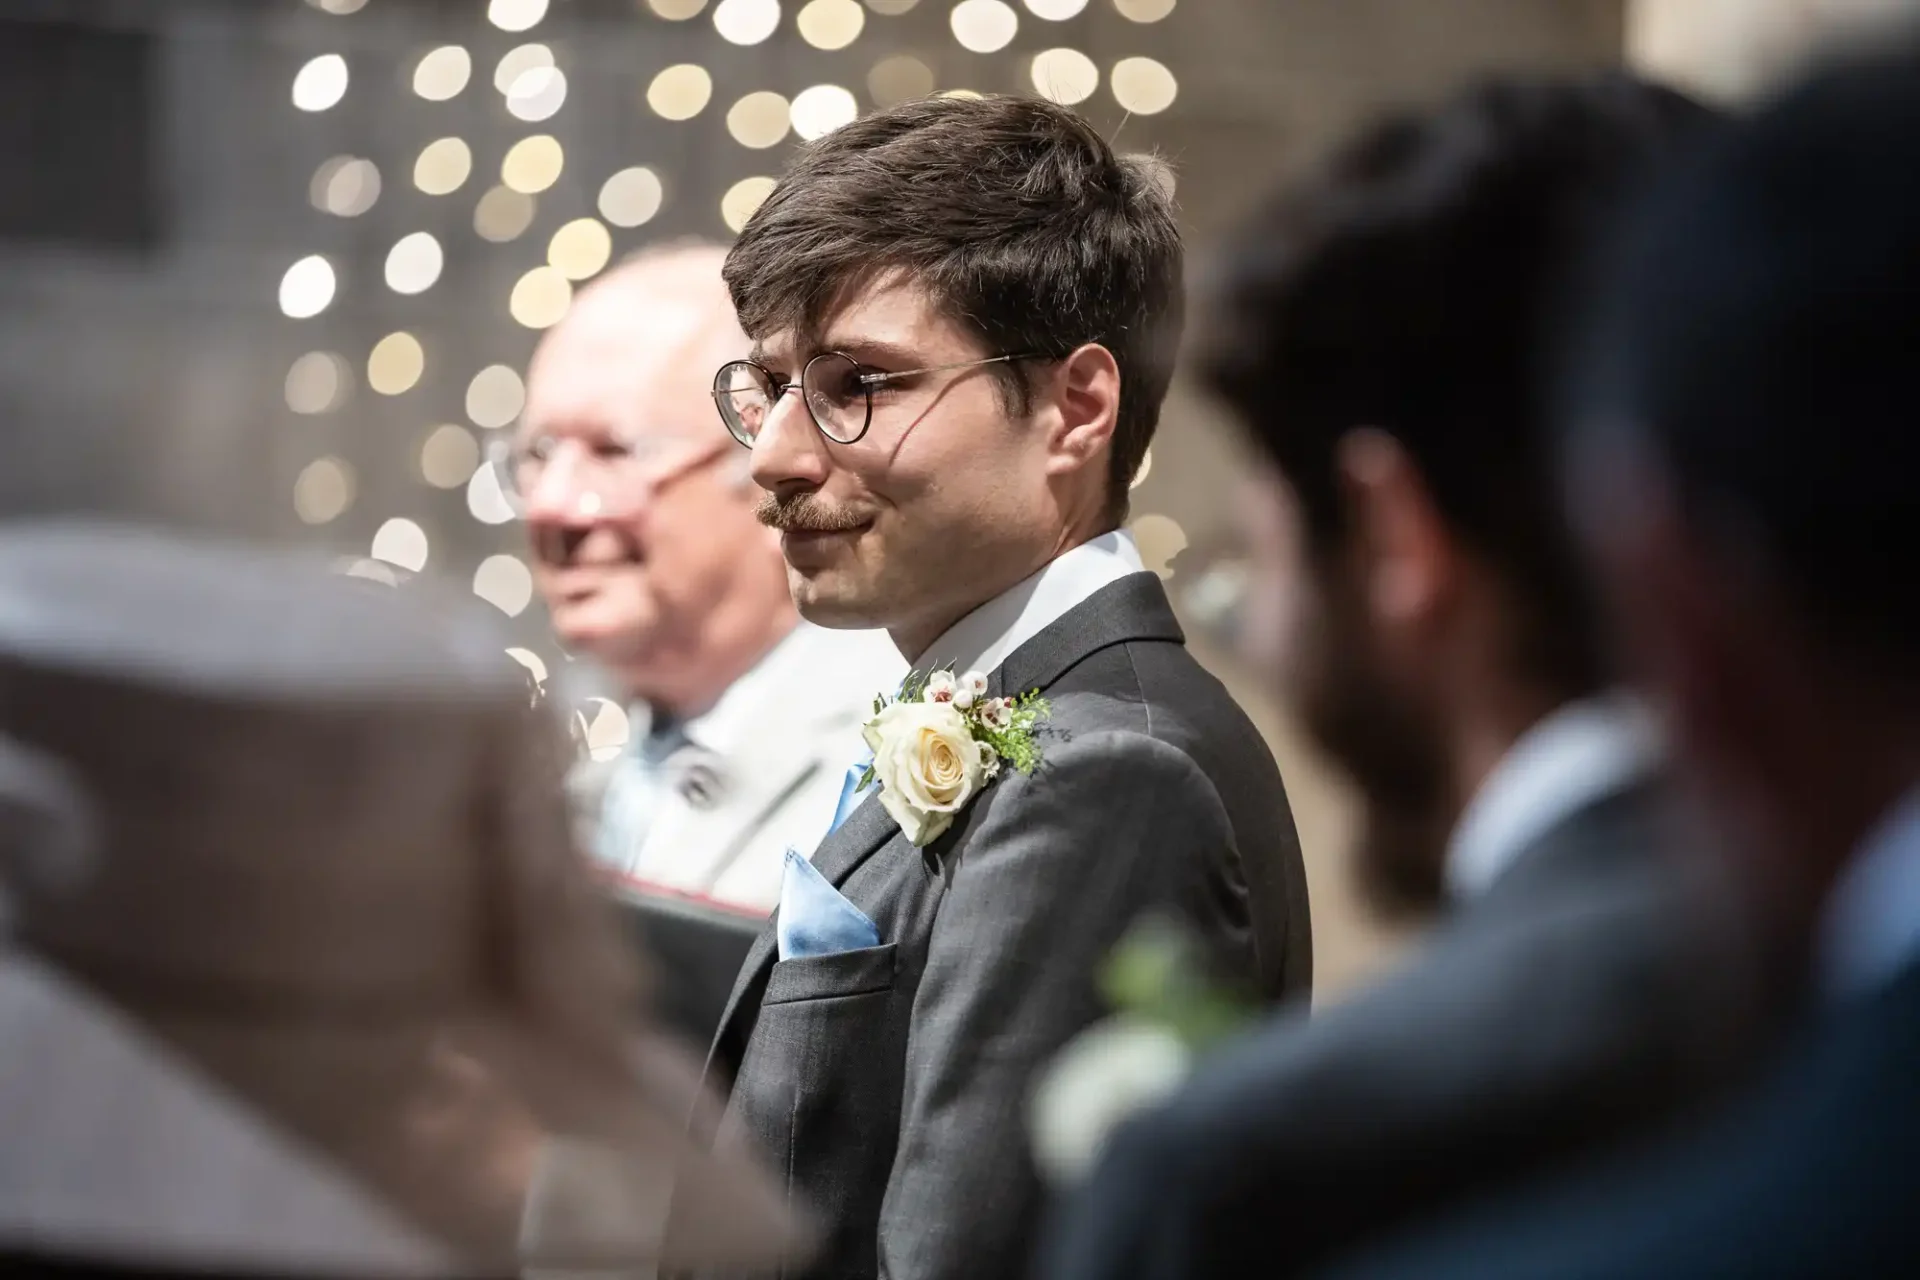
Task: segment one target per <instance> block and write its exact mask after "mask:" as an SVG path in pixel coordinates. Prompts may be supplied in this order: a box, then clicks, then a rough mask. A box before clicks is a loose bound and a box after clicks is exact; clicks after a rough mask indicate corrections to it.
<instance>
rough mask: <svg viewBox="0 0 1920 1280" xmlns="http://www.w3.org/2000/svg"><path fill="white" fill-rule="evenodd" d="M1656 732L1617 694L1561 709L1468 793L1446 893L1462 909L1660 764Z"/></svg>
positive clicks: (1450, 850)
mask: <svg viewBox="0 0 1920 1280" xmlns="http://www.w3.org/2000/svg"><path fill="white" fill-rule="evenodd" d="M1663 754H1664V753H1663V750H1662V745H1661V738H1660V732H1659V728H1658V726H1657V725H1656V723H1655V722H1654V718H1653V716H1652V715H1651V714H1650V713H1649V712H1648V710H1647V709H1646V707H1645V706H1643V705H1642V704H1640V703H1638V702H1636V701H1634V700H1633V699H1632V698H1630V697H1628V696H1627V695H1625V694H1612V695H1608V696H1605V697H1599V698H1591V699H1586V700H1583V701H1580V702H1573V703H1569V704H1568V705H1566V706H1564V707H1561V708H1560V709H1559V710H1558V711H1555V712H1553V713H1552V714H1551V715H1548V716H1547V717H1546V718H1545V719H1543V720H1541V721H1540V722H1539V723H1538V724H1536V725H1534V726H1533V728H1531V729H1529V730H1527V731H1526V732H1525V733H1524V734H1522V735H1521V736H1520V739H1519V741H1517V742H1515V743H1514V744H1513V746H1512V747H1511V748H1509V749H1508V751H1507V754H1506V755H1504V756H1502V757H1501V758H1500V763H1499V764H1497V765H1495V766H1494V770H1493V772H1492V773H1490V774H1488V775H1487V778H1486V781H1484V782H1483V783H1481V784H1480V789H1479V790H1478V791H1476V792H1475V793H1474V796H1473V799H1472V801H1470V802H1469V803H1468V805H1467V809H1466V812H1465V813H1463V814H1461V815H1460V821H1459V823H1458V825H1456V826H1455V827H1454V829H1453V836H1452V838H1451V839H1450V840H1449V841H1448V844H1447V860H1446V883H1447V890H1448V892H1449V893H1450V894H1451V895H1452V896H1453V898H1454V899H1455V900H1457V901H1462V902H1464V901H1467V900H1469V899H1472V898H1475V897H1478V896H1479V895H1481V894H1483V893H1485V892H1486V891H1487V890H1488V889H1489V888H1491V887H1492V886H1493V882H1494V881H1496V880H1498V879H1499V878H1500V876H1501V875H1502V874H1503V873H1505V872H1506V870H1507V869H1508V868H1509V867H1510V866H1512V865H1513V862H1514V860H1515V859H1516V858H1518V857H1519V856H1520V855H1521V853H1523V852H1524V851H1525V850H1526V849H1527V847H1528V846H1529V845H1531V844H1532V843H1533V842H1534V841H1536V840H1538V839H1539V838H1540V837H1541V836H1543V835H1545V834H1546V833H1547V832H1548V831H1549V830H1551V829H1552V828H1553V827H1554V826H1555V825H1556V824H1558V823H1559V822H1561V821H1563V820H1564V819H1566V818H1567V817H1568V816H1570V815H1571V814H1573V813H1574V812H1575V811H1576V810H1578V809H1580V808H1582V807H1584V806H1586V805H1588V804H1591V803H1593V802H1594V801H1595V800H1598V799H1600V798H1601V797H1602V796H1605V795H1610V794H1612V793H1613V792H1616V791H1619V790H1621V789H1623V788H1625V787H1627V786H1630V785H1632V784H1633V783H1635V782H1638V781H1639V780H1641V779H1642V778H1644V777H1646V776H1647V775H1648V774H1650V773H1652V772H1653V770H1654V769H1655V768H1656V767H1658V765H1659V764H1660V761H1661V758H1662V756H1663Z"/></svg>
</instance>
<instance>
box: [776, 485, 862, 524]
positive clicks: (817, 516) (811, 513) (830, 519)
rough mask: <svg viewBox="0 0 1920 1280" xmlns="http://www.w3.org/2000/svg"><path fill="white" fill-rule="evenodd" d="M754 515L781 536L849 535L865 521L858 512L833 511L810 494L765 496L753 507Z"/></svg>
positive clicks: (833, 509)
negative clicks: (808, 534)
mask: <svg viewBox="0 0 1920 1280" xmlns="http://www.w3.org/2000/svg"><path fill="white" fill-rule="evenodd" d="M753 514H754V518H755V519H757V520H759V521H760V523H761V524H764V525H766V526H767V527H768V528H769V529H778V530H780V532H782V533H850V532H852V531H853V530H855V529H858V528H859V527H860V526H861V525H864V524H865V523H866V522H867V517H865V516H863V515H860V514H859V513H858V512H854V511H842V510H836V509H835V508H833V507H831V506H828V505H827V504H826V503H824V502H822V501H820V499H819V498H818V497H816V496H815V495H813V494H811V493H796V494H794V495H792V496H791V497H787V498H782V497H780V496H779V495H778V494H773V493H769V494H765V495H763V496H762V497H761V499H760V501H759V502H757V503H755V504H754V508H753Z"/></svg>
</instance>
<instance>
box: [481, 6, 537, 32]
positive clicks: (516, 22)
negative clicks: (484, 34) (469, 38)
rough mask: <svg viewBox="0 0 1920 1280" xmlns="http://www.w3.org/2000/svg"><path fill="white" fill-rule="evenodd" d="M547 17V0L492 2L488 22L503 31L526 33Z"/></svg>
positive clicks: (488, 12) (488, 11) (488, 9)
mask: <svg viewBox="0 0 1920 1280" xmlns="http://www.w3.org/2000/svg"><path fill="white" fill-rule="evenodd" d="M546 16H547V0H491V3H489V4H488V5H487V21H488V22H491V23H492V24H493V25H494V26H496V27H498V28H500V29H501V30H502V31H525V30H526V29H527V28H529V27H532V26H534V25H536V24H538V23H539V21H540V19H542V18H544V17H546Z"/></svg>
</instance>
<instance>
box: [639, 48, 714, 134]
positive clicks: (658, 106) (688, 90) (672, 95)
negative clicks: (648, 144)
mask: <svg viewBox="0 0 1920 1280" xmlns="http://www.w3.org/2000/svg"><path fill="white" fill-rule="evenodd" d="M712 98H713V77H712V76H710V75H708V74H707V69H706V68H705V67H700V66H695V65H694V64H693V63H691V62H682V63H678V64H676V65H674V66H671V67H668V68H666V69H665V70H663V71H661V72H660V74H659V75H657V76H655V77H654V78H653V83H651V84H649V85H648V86H647V105H648V106H649V107H652V108H653V113H654V114H655V115H657V116H659V117H660V118H661V119H663V120H691V119H693V118H694V117H695V116H697V115H699V114H700V113H701V112H702V111H705V110H706V109H707V103H708V102H709V101H710V100H711V99H712Z"/></svg>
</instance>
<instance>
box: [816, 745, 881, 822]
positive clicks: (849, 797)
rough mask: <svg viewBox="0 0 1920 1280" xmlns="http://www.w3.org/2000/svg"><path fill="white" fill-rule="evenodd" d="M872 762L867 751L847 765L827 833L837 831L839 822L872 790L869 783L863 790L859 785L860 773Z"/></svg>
mask: <svg viewBox="0 0 1920 1280" xmlns="http://www.w3.org/2000/svg"><path fill="white" fill-rule="evenodd" d="M872 764H873V753H872V752H871V751H869V752H867V753H866V754H865V755H863V756H861V758H860V759H859V760H858V761H856V762H855V763H854V764H852V765H850V766H848V768H847V776H846V780H845V781H843V782H842V783H841V784H840V803H839V804H837V805H835V806H834V810H833V822H832V824H831V825H829V826H828V827H827V834H828V835H832V834H833V833H834V832H836V831H838V830H839V829H840V824H841V823H843V822H845V821H846V820H847V815H848V814H850V813H852V812H853V811H854V810H855V809H858V808H859V807H860V801H861V800H862V799H864V798H865V797H866V794H867V792H868V791H871V790H873V788H872V786H871V785H869V786H867V787H866V788H865V789H864V790H863V789H862V788H861V787H860V775H861V774H863V773H865V772H866V771H867V768H868V766H870V765H872Z"/></svg>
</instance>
